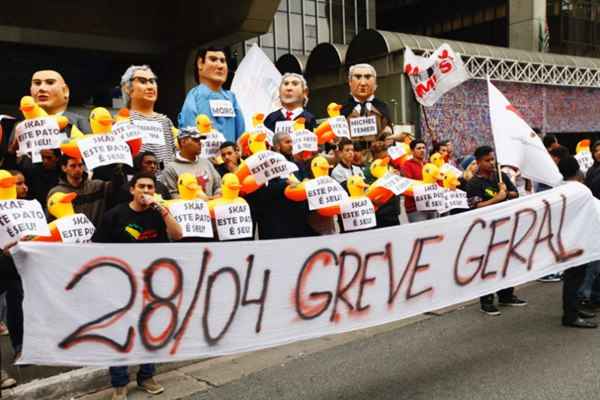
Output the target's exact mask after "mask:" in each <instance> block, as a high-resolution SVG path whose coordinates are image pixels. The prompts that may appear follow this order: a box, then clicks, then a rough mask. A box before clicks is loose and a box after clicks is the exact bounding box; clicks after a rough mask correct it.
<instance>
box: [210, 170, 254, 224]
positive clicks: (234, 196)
mask: <svg viewBox="0 0 600 400" xmlns="http://www.w3.org/2000/svg"><path fill="white" fill-rule="evenodd" d="M241 188H242V185H241V184H240V180H239V179H238V177H237V176H236V175H235V174H234V173H231V172H229V173H227V174H225V175H223V179H222V180H221V193H222V194H221V197H219V198H217V199H213V200H209V202H208V209H209V211H210V215H211V217H213V218H214V217H215V207H217V206H223V205H229V204H246V205H247V204H248V203H247V202H246V200H244V199H243V198H242V197H240V196H239V195H240V189H241Z"/></svg>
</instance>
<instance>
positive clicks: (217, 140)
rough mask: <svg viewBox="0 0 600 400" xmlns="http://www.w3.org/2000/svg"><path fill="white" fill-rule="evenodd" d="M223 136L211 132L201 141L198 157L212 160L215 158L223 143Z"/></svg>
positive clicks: (217, 132)
mask: <svg viewBox="0 0 600 400" xmlns="http://www.w3.org/2000/svg"><path fill="white" fill-rule="evenodd" d="M225 141H226V139H225V136H223V134H222V133H221V132H219V131H212V132H210V133H209V134H208V135H206V137H205V138H204V139H203V140H202V147H201V150H200V157H204V158H213V157H217V156H218V155H219V154H220V152H219V148H220V147H221V145H222V144H223V143H225Z"/></svg>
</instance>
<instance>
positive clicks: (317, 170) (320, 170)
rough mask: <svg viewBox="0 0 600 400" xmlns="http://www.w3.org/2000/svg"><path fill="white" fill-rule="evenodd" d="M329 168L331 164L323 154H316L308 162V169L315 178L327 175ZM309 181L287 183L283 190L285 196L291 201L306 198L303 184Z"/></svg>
mask: <svg viewBox="0 0 600 400" xmlns="http://www.w3.org/2000/svg"><path fill="white" fill-rule="evenodd" d="M330 169H331V166H330V165H329V162H328V161H327V159H326V158H325V157H323V156H316V157H315V158H313V159H312V161H311V162H310V170H311V172H312V174H313V176H314V177H315V178H320V177H322V176H328V175H329V170H330ZM309 181H310V180H304V181H302V182H300V183H297V184H296V183H294V184H292V185H288V186H287V187H286V188H285V191H284V194H285V197H286V198H288V199H289V200H292V201H304V200H306V189H305V185H306V183H307V182H309Z"/></svg>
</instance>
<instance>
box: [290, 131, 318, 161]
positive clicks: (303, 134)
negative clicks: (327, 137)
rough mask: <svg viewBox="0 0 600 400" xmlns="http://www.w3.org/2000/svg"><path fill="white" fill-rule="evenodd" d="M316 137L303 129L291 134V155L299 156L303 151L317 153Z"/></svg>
mask: <svg viewBox="0 0 600 400" xmlns="http://www.w3.org/2000/svg"><path fill="white" fill-rule="evenodd" d="M318 150H319V145H318V144H317V135H315V134H314V133H312V132H311V131H309V130H308V129H304V130H302V131H296V132H294V133H292V154H293V155H296V154H300V153H302V152H303V151H318Z"/></svg>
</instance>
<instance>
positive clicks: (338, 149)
mask: <svg viewBox="0 0 600 400" xmlns="http://www.w3.org/2000/svg"><path fill="white" fill-rule="evenodd" d="M194 67H195V70H196V79H197V83H198V85H197V86H196V87H194V88H193V89H192V90H190V92H189V93H188V95H187V97H186V99H185V102H184V104H183V107H182V110H181V113H180V114H179V118H178V126H179V128H180V132H179V135H178V136H177V139H174V136H173V134H172V129H173V123H172V122H171V121H170V119H169V118H168V117H167V116H165V115H163V114H160V113H157V112H156V111H155V109H154V105H155V103H156V100H157V97H158V93H159V92H158V80H157V77H156V76H155V74H154V73H153V72H152V70H151V69H150V68H149V67H148V66H131V67H130V68H128V69H127V71H126V72H125V73H124V74H123V77H122V79H121V88H122V92H123V98H124V100H125V103H126V106H127V108H128V109H129V110H130V117H131V119H132V120H135V121H150V122H154V123H158V124H160V126H161V127H162V130H163V134H164V139H165V141H164V142H165V144H164V145H156V144H144V145H143V147H142V150H141V152H140V153H139V154H138V155H137V156H136V157H135V159H134V165H133V168H130V167H125V166H123V165H120V164H117V165H111V166H108V168H103V169H102V170H100V169H98V168H97V169H95V170H92V171H89V170H87V169H86V167H85V165H84V163H83V161H82V160H81V159H78V158H72V157H69V156H67V155H63V154H61V152H60V151H59V150H58V149H54V150H43V151H42V152H41V162H39V163H33V162H32V161H31V159H29V158H28V157H26V156H17V154H18V145H17V141H16V140H15V139H14V138H13V140H12V141H11V143H10V145H9V146H8V147H7V148H6V151H5V154H3V160H2V166H1V168H3V169H7V170H11V171H13V172H12V173H13V174H14V175H16V176H18V180H17V185H18V188H19V190H18V197H19V198H28V199H36V200H38V201H39V202H40V203H41V204H42V205H43V206H44V207H45V205H46V201H47V198H48V196H50V195H52V194H53V193H56V192H64V193H71V192H74V193H77V198H76V200H75V201H74V208H75V211H76V212H77V213H83V214H85V215H86V216H87V217H88V219H89V220H90V221H91V222H92V223H93V224H94V226H95V227H96V231H95V234H94V237H93V239H92V241H94V242H102V243H141V242H146V243H147V242H168V241H178V240H180V239H181V237H182V231H181V228H180V227H179V226H178V224H177V223H176V222H175V220H174V218H173V217H172V216H171V215H170V213H169V211H168V209H167V208H166V207H164V206H161V205H160V204H159V202H158V201H157V200H156V199H155V197H153V196H152V195H154V193H159V194H160V195H161V196H162V199H164V200H169V199H172V198H176V197H177V196H178V184H177V182H178V177H179V176H180V175H181V174H183V173H191V174H192V175H194V176H195V177H196V178H197V179H198V181H199V182H201V183H202V188H203V192H204V194H205V195H206V200H209V199H214V198H218V197H219V196H220V195H221V178H222V176H224V175H225V174H227V173H231V172H235V171H236V170H237V169H238V167H239V166H240V163H241V162H242V161H243V159H242V152H241V146H240V145H239V143H238V140H239V139H240V137H241V136H242V134H243V133H244V132H245V131H246V129H247V127H245V124H244V116H243V115H242V111H241V108H240V106H239V104H238V102H237V100H236V97H235V95H234V94H233V93H232V92H230V91H228V90H225V89H223V84H224V83H225V80H226V78H227V75H228V69H227V60H226V58H225V53H224V52H223V51H222V50H221V49H218V48H208V49H203V50H201V51H200V52H199V53H198V55H197V58H196V60H195V63H194ZM348 83H349V89H350V96H349V97H348V98H347V99H346V100H345V101H344V102H343V104H342V108H341V114H342V115H343V116H345V117H347V118H353V117H363V116H369V117H370V116H374V117H375V121H376V125H377V133H376V134H374V135H371V136H367V137H362V138H361V140H350V139H347V138H342V139H341V140H337V141H336V143H335V144H328V145H326V146H322V147H321V148H320V154H321V155H323V156H324V157H325V158H326V159H327V160H328V161H329V162H330V163H331V164H333V165H334V166H333V168H332V169H331V171H330V176H331V177H332V178H333V179H335V180H336V181H338V182H339V183H341V184H342V186H343V187H345V183H346V181H348V179H349V178H350V177H352V176H361V177H363V178H364V179H365V181H366V182H367V183H372V182H373V181H375V179H376V178H375V177H373V175H372V174H371V172H370V170H369V166H370V164H371V162H373V161H375V160H383V159H385V158H387V157H388V156H389V155H388V152H387V150H388V149H389V148H390V146H392V145H394V144H395V143H410V145H409V146H410V149H411V153H412V157H411V158H410V159H408V160H407V161H406V162H404V164H403V165H402V167H401V168H397V169H395V168H391V171H392V173H395V174H398V175H401V176H404V177H407V178H411V179H415V180H422V179H423V176H422V170H423V166H424V165H425V164H426V163H427V162H428V160H429V156H431V155H432V154H433V153H437V154H440V155H441V156H442V157H443V158H444V161H445V162H446V163H449V164H451V165H453V166H454V167H456V168H459V169H460V170H461V171H462V176H460V186H459V188H460V189H462V190H464V191H465V192H466V193H467V197H468V200H469V205H470V207H471V208H480V207H486V206H490V205H493V204H497V203H501V202H504V201H508V200H510V199H513V198H516V197H519V196H524V195H527V194H530V193H532V192H533V191H539V190H543V189H544V188H543V187H540V185H532V183H531V182H529V181H527V180H524V179H523V178H522V177H521V176H520V174H519V171H518V169H515V168H512V167H508V166H507V167H506V168H504V169H503V172H502V178H503V179H502V180H499V179H498V171H497V164H496V162H495V158H494V152H493V149H492V147H489V146H481V147H479V148H477V150H476V151H475V152H474V154H473V155H467V156H465V157H464V158H462V159H461V160H458V159H456V157H455V155H454V154H453V148H452V142H451V140H446V141H439V142H435V143H434V148H432V149H430V151H428V149H427V148H426V144H425V142H424V141H422V140H420V139H415V138H413V137H412V136H411V135H410V134H408V133H401V134H394V133H393V129H392V128H393V124H392V118H391V115H390V113H389V110H388V108H387V106H386V104H385V102H383V101H381V100H379V99H378V98H377V97H376V93H375V92H376V88H377V73H376V71H375V69H374V68H373V67H372V66H371V65H368V64H358V65H354V66H352V67H351V68H350V69H349V76H348ZM308 90H309V88H308V86H307V83H306V80H305V79H304V78H303V77H302V76H301V75H299V74H293V73H288V74H285V75H284V76H283V79H282V82H281V86H280V102H281V105H282V108H281V109H279V110H275V111H273V112H272V113H270V114H269V115H268V116H267V117H266V119H265V126H267V127H268V128H270V129H271V130H273V131H276V124H277V123H278V122H281V121H293V120H296V119H298V118H303V119H304V120H305V126H306V128H307V129H309V130H313V129H315V128H316V126H317V121H316V119H315V117H314V115H313V114H311V113H310V112H309V111H307V110H306V109H305V108H304V107H305V106H306V104H307V100H308V94H309V91H308ZM30 94H31V96H32V97H33V98H34V100H35V101H36V103H37V104H38V105H39V106H41V107H42V108H43V109H44V110H45V111H46V112H47V113H48V114H50V115H57V114H61V115H64V116H66V117H67V118H68V119H69V122H70V124H69V125H68V126H67V128H66V132H67V134H69V132H70V130H71V129H72V127H73V126H76V127H77V128H78V129H79V130H81V131H83V132H90V125H89V123H88V120H87V119H86V118H83V117H81V116H79V115H78V114H75V113H71V112H69V110H68V101H69V87H68V85H67V83H66V82H65V81H64V79H63V77H62V76H61V74H60V73H59V72H57V71H51V70H44V71H37V72H35V73H34V74H33V76H32V80H31V93H30ZM215 104H218V105H220V106H221V107H215ZM223 105H225V107H224V108H225V109H226V111H225V112H221V111H219V110H222V109H223V107H222V106H223ZM199 114H206V115H208V116H209V117H210V118H211V122H212V125H213V128H214V129H216V130H218V131H219V132H221V133H222V134H223V135H224V137H225V139H226V141H225V142H224V143H223V144H222V145H221V146H220V150H219V155H218V157H215V158H214V159H207V158H202V157H200V154H201V149H202V139H203V136H202V135H201V134H200V132H198V131H197V130H194V129H189V127H190V126H194V125H195V119H196V116H197V115H199ZM5 134H10V132H5ZM13 136H14V135H13ZM176 142H177V143H176ZM544 143H545V144H546V145H547V148H548V151H549V152H550V153H551V155H552V156H553V159H554V160H555V162H556V163H557V165H558V167H559V170H560V171H561V173H562V174H563V176H564V179H565V180H577V181H582V182H585V184H586V185H587V186H588V187H589V188H590V189H591V190H592V193H593V194H594V196H596V197H598V198H600V143H596V144H594V145H593V146H592V148H591V151H592V154H593V157H594V160H595V162H594V165H593V166H592V167H591V168H590V169H589V170H588V172H587V175H585V176H583V174H582V173H581V171H580V169H579V165H578V164H577V161H576V159H575V158H574V157H573V156H571V155H570V154H569V152H568V150H566V149H565V148H564V147H562V146H560V145H559V144H558V143H557V141H556V138H554V137H552V136H551V135H547V136H546V137H545V138H544ZM292 146H293V145H292V137H291V136H290V134H289V133H285V132H278V133H276V134H275V135H274V137H273V139H272V145H271V150H273V151H275V152H278V153H280V154H282V155H283V156H284V157H285V158H286V159H287V160H288V161H290V162H293V163H295V164H296V166H297V167H298V170H297V171H296V172H295V173H294V174H295V177H296V179H297V180H298V181H302V180H304V179H306V178H311V177H313V176H312V172H311V169H310V160H309V161H307V160H306V159H301V158H299V157H297V156H294V155H293V153H292ZM314 155H315V156H316V155H317V154H316V153H315V154H314ZM289 184H290V180H289V179H284V178H278V179H275V180H272V181H270V182H269V185H267V186H265V187H263V188H261V189H260V190H257V191H255V192H254V193H252V194H250V195H248V196H247V201H248V203H249V204H250V206H251V209H252V216H253V220H254V223H255V228H256V229H255V235H254V236H255V237H256V238H258V239H281V238H293V237H303V236H317V235H325V234H334V233H339V232H340V228H339V225H340V224H339V223H338V222H337V221H336V220H335V219H333V218H323V217H322V216H320V215H319V214H318V213H316V212H314V211H311V210H309V207H308V205H307V203H306V201H304V202H292V201H289V200H288V199H287V198H286V197H285V190H286V187H287V186H288V185H289ZM402 215H405V216H406V217H405V218H404V217H401V216H402ZM437 217H438V214H437V213H436V212H434V211H419V210H417V208H416V205H415V201H414V200H413V198H412V197H409V196H395V197H393V198H392V199H391V200H390V201H389V203H388V204H386V205H385V206H382V207H380V208H378V210H377V227H386V226H394V225H399V224H400V222H401V221H402V220H404V221H407V222H409V223H416V222H419V221H425V220H429V219H432V218H437ZM403 218H404V219H403ZM132 224H134V225H135V226H136V227H137V230H138V231H137V232H136V234H135V235H134V234H132V233H131V232H130V230H128V229H126V228H127V227H129V226H132ZM0 258H1V260H0V263H1V264H0V273H1V279H0V293H2V294H3V295H4V297H5V305H4V303H0V317H2V318H3V319H4V320H6V324H5V323H4V322H0V335H10V340H11V343H12V347H13V350H14V354H15V355H14V360H15V361H18V359H19V357H20V354H21V347H22V340H23V311H22V301H23V289H22V286H21V282H20V278H19V275H18V273H17V272H16V269H15V267H14V263H13V261H12V259H11V257H10V255H9V254H8V253H5V254H2V255H0ZM599 273H600V262H596V263H591V264H590V265H587V266H580V267H577V268H572V269H570V270H567V271H566V272H565V273H564V294H563V305H564V313H563V320H562V323H563V325H566V326H574V327H582V328H595V327H596V324H595V323H593V322H591V321H590V320H589V319H590V318H592V317H594V315H593V313H592V312H590V311H592V309H593V308H594V307H598V306H600V287H598V279H597V275H598V274H599ZM548 280H552V279H548ZM497 295H498V304H499V305H501V306H524V305H526V304H527V302H526V301H525V300H523V299H520V298H518V297H517V296H516V295H515V294H514V289H513V288H507V289H503V290H501V291H499V292H498V293H497ZM494 300H495V298H494V294H489V295H486V296H483V297H482V298H481V299H480V303H481V311H482V312H484V313H486V314H488V315H500V311H499V310H498V308H497V307H496V306H495V302H494ZM154 372H155V369H154V366H153V365H152V364H146V365H143V366H141V367H140V369H139V372H138V375H137V382H138V385H139V386H140V387H141V388H142V389H143V390H145V391H147V392H148V393H152V394H158V393H161V392H162V391H163V387H162V386H161V385H160V384H159V383H158V382H156V381H155V380H154V378H153V376H154ZM110 375H111V384H112V386H113V387H114V388H115V391H114V395H113V399H115V400H118V399H124V398H126V395H127V389H126V387H127V384H128V379H129V378H128V369H127V367H112V368H110ZM1 383H2V388H5V387H10V386H12V385H14V384H15V383H16V382H15V380H14V379H13V378H11V377H9V376H8V375H7V374H6V373H5V372H4V371H2V381H1Z"/></svg>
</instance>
